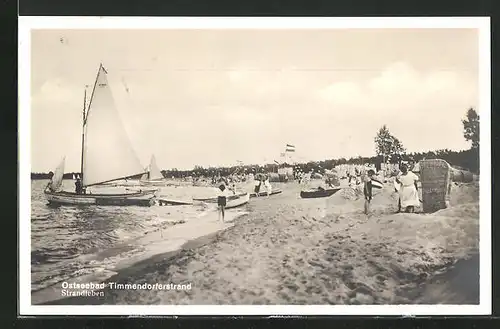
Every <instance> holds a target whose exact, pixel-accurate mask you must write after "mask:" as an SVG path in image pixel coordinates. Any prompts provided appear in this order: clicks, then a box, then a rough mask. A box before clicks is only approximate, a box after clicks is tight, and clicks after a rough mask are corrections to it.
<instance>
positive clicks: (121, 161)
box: [82, 66, 144, 186]
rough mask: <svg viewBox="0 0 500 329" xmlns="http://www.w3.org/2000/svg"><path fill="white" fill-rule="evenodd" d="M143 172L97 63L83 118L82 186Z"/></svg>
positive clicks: (101, 68)
mask: <svg viewBox="0 0 500 329" xmlns="http://www.w3.org/2000/svg"><path fill="white" fill-rule="evenodd" d="M141 173H144V169H143V167H142V165H141V163H140V161H139V158H138V157H137V155H136V153H135V152H134V150H133V149H132V146H131V143H130V140H129V138H128V135H127V132H126V131H125V128H124V126H123V124H122V122H121V119H120V116H119V113H118V111H117V109H116V107H115V103H114V99H113V94H112V92H111V89H110V87H109V85H108V79H107V72H106V70H105V69H104V68H103V67H102V66H100V67H99V73H98V75H97V79H96V84H95V86H94V90H93V92H92V97H91V100H90V104H89V109H88V111H87V116H86V121H85V143H84V150H83V177H82V178H83V181H82V183H83V185H84V186H89V185H94V184H99V183H103V182H107V181H112V180H116V179H120V178H124V177H130V176H134V175H137V174H141Z"/></svg>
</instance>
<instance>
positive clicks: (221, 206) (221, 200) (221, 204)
mask: <svg viewBox="0 0 500 329" xmlns="http://www.w3.org/2000/svg"><path fill="white" fill-rule="evenodd" d="M226 204H227V192H226V185H224V184H221V185H219V193H218V195H217V207H218V210H219V220H220V219H221V218H222V222H223V223H224V215H225V210H226Z"/></svg>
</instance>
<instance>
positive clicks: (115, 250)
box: [20, 180, 213, 291]
mask: <svg viewBox="0 0 500 329" xmlns="http://www.w3.org/2000/svg"><path fill="white" fill-rule="evenodd" d="M47 183H48V181H47V180H33V181H32V182H31V222H30V224H31V225H30V226H31V228H30V232H31V281H32V282H31V289H32V291H37V290H41V289H43V288H46V287H48V286H51V285H53V284H56V283H58V282H61V281H63V280H68V279H71V278H74V277H77V276H81V275H87V274H92V273H93V272H96V271H99V270H102V268H103V267H104V266H108V267H109V265H112V264H110V262H111V263H112V262H119V261H120V260H122V259H123V258H126V257H130V256H131V255H132V254H133V253H134V251H138V250H139V248H140V246H136V245H134V239H136V238H138V237H141V236H143V235H144V234H147V233H148V232H152V231H155V230H158V229H159V228H162V229H165V228H168V227H169V226H172V225H178V224H181V223H183V222H186V221H189V220H196V219H197V218H200V217H201V216H203V215H204V214H205V213H206V212H207V210H206V209H204V208H202V207H193V206H170V207H159V206H153V207H134V206H131V207H115V206H60V207H53V206H49V205H48V204H47V200H46V199H45V196H44V194H43V190H44V188H45V186H46V185H47ZM63 186H64V189H65V190H68V191H71V190H72V189H73V188H74V184H73V181H72V180H65V181H64V184H63ZM128 188H130V187H128ZM139 188H140V187H139ZM106 189H113V187H107V188H106ZM115 189H121V190H124V189H125V188H123V187H122V188H115ZM121 192H123V191H121ZM158 193H159V195H162V196H164V197H170V198H173V199H176V200H187V201H189V200H191V198H192V197H206V196H211V194H212V193H213V191H212V190H211V189H210V188H206V187H204V188H200V187H189V186H184V187H164V188H163V187H162V188H161V189H160V191H159V192H158ZM21 220H26V219H21ZM21 248H22V246H21ZM20 251H21V252H23V250H20ZM103 254H104V255H108V256H109V255H112V256H110V257H106V258H103V257H96V256H97V255H103Z"/></svg>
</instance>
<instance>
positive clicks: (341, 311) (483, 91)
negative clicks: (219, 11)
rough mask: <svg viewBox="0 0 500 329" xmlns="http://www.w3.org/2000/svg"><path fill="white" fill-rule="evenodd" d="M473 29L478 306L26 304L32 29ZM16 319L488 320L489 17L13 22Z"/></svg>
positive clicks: (28, 296)
mask: <svg viewBox="0 0 500 329" xmlns="http://www.w3.org/2000/svg"><path fill="white" fill-rule="evenodd" d="M132 28H133V29H250V28H251V29H256V28H257V29H336V28H351V29H353V28H356V29H360V28H372V29H373V28H380V29H386V28H397V29H402V28H419V29H420V28H477V29H479V31H480V33H479V89H480V90H479V95H480V102H479V109H478V112H479V115H480V117H481V129H480V140H481V148H480V169H481V175H480V243H479V244H480V304H479V305H141V306H135V305H97V306H95V305H88V306H85V305H79V306H74V305H67V306H66V305H64V306H45V305H31V261H30V257H31V256H30V255H31V233H30V232H31V206H29V205H30V204H31V183H30V173H31V124H30V123H31V121H30V117H31V116H30V112H31V111H30V104H31V91H30V89H31V79H30V76H31V46H30V42H31V30H33V29H132ZM18 56H19V57H18V58H19V67H18V72H19V77H18V79H19V80H18V81H19V110H18V115H19V123H18V129H19V137H18V139H19V176H18V178H19V220H18V223H19V304H18V305H19V314H20V315H21V316H25V315H489V314H491V288H492V284H491V260H492V258H491V154H490V152H491V131H490V129H491V128H490V120H491V118H490V110H491V73H490V72H491V56H490V19H489V17H432V18H430V17H398V18H374V17H371V18H357V17H343V18H325V17H322V18H310V17H301V18H283V17H280V18H276V17H269V18H257V17H252V18H250V17H242V18H236V17H230V18H209V17H170V18H163V17H136V18H132V17H40V16H39V17H28V16H21V17H19V55H18Z"/></svg>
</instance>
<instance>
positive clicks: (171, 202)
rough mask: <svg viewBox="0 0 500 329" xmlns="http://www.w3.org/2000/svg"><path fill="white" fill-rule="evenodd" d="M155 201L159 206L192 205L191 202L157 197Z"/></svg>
mask: <svg viewBox="0 0 500 329" xmlns="http://www.w3.org/2000/svg"><path fill="white" fill-rule="evenodd" d="M156 200H157V201H158V205H160V206H190V205H192V204H193V202H191V201H182V200H174V199H168V198H162V197H158V198H156Z"/></svg>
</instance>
